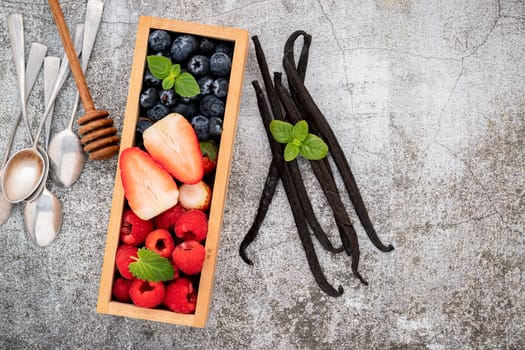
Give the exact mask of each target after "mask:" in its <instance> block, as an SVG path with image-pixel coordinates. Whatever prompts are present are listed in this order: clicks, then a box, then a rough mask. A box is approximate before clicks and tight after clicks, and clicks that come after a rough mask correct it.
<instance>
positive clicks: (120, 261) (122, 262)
mask: <svg viewBox="0 0 525 350" xmlns="http://www.w3.org/2000/svg"><path fill="white" fill-rule="evenodd" d="M138 250H139V248H137V247H135V246H132V245H129V244H121V245H120V246H119V247H118V248H117V256H116V258H115V263H116V265H117V269H118V272H120V275H121V276H122V277H124V278H125V279H128V280H132V279H133V278H135V277H133V275H132V274H131V272H129V267H128V266H129V264H131V263H132V262H134V261H135V260H134V259H133V258H132V257H137V251H138Z"/></svg>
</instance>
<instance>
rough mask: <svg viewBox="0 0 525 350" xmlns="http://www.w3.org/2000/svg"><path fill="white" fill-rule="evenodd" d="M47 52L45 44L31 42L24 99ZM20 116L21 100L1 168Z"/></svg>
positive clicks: (7, 155)
mask: <svg viewBox="0 0 525 350" xmlns="http://www.w3.org/2000/svg"><path fill="white" fill-rule="evenodd" d="M46 52H47V46H45V45H42V44H40V43H33V44H32V45H31V49H30V51H29V58H28V59H27V67H26V87H27V89H26V99H27V97H28V96H29V93H30V92H31V90H32V89H33V85H34V84H35V81H36V79H37V77H38V73H39V72H40V68H41V67H42V63H43V62H44V57H45V56H46ZM21 116H22V101H20V103H19V104H18V107H17V109H16V113H15V121H14V123H13V126H12V127H11V131H10V134H9V139H8V141H7V147H6V150H5V154H4V159H3V161H2V168H3V167H4V166H5V164H6V163H7V160H8V159H9V153H10V152H11V146H12V145H13V140H14V138H15V134H16V129H17V127H18V122H19V121H20V117H21Z"/></svg>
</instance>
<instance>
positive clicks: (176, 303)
mask: <svg viewBox="0 0 525 350" xmlns="http://www.w3.org/2000/svg"><path fill="white" fill-rule="evenodd" d="M196 302H197V294H196V293H195V290H194V289H193V285H192V284H191V281H190V280H189V279H187V278H185V277H181V278H179V279H177V280H175V281H174V282H172V283H170V284H169V285H167V286H166V291H165V295H164V300H163V302H162V303H163V304H164V305H165V306H166V307H167V308H168V309H170V310H172V311H175V312H180V313H183V314H191V313H193V312H194V311H195V304H196Z"/></svg>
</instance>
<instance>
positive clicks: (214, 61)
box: [210, 52, 232, 77]
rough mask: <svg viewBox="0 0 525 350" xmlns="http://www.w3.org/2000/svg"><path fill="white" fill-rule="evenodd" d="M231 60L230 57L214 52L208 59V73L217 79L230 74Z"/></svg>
mask: <svg viewBox="0 0 525 350" xmlns="http://www.w3.org/2000/svg"><path fill="white" fill-rule="evenodd" d="M231 68H232V60H231V58H230V56H228V55H227V54H225V53H223V52H216V53H214V54H213V55H211V57H210V71H211V72H212V73H213V74H215V75H216V76H219V77H225V76H227V75H228V74H230V70H231Z"/></svg>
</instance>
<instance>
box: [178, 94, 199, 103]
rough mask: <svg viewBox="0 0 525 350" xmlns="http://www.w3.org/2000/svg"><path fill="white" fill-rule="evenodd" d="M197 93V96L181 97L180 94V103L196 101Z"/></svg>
mask: <svg viewBox="0 0 525 350" xmlns="http://www.w3.org/2000/svg"><path fill="white" fill-rule="evenodd" d="M198 96H199V95H197V96H192V97H182V96H179V101H180V102H182V103H186V104H188V103H194V102H197V101H198V100H199V98H198Z"/></svg>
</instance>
